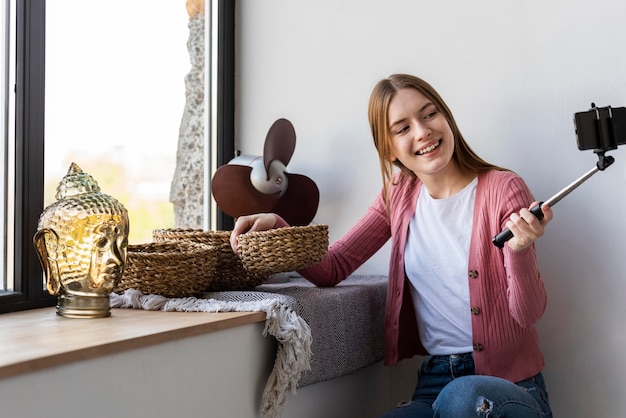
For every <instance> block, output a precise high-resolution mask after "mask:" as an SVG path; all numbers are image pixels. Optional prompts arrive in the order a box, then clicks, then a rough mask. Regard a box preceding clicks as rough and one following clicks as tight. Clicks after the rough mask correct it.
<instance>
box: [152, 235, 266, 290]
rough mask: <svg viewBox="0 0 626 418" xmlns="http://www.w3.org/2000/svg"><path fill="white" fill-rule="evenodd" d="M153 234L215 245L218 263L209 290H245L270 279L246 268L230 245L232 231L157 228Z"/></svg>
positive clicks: (155, 236)
mask: <svg viewBox="0 0 626 418" xmlns="http://www.w3.org/2000/svg"><path fill="white" fill-rule="evenodd" d="M152 236H153V238H154V240H155V241H157V242H158V241H163V240H176V241H180V240H183V241H188V242H198V243H202V244H208V245H211V246H213V247H215V249H216V252H217V264H216V267H215V276H214V277H213V280H212V281H211V285H210V287H209V289H208V290H209V291H221V290H244V289H251V288H253V287H255V286H258V285H260V284H261V283H263V282H264V281H265V280H267V279H268V277H269V275H267V274H255V273H252V272H250V271H248V270H246V269H245V268H244V266H243V264H242V262H241V260H240V258H239V257H238V256H237V254H235V253H234V252H233V249H232V247H231V246H230V231H204V230H201V229H157V230H155V231H153V233H152Z"/></svg>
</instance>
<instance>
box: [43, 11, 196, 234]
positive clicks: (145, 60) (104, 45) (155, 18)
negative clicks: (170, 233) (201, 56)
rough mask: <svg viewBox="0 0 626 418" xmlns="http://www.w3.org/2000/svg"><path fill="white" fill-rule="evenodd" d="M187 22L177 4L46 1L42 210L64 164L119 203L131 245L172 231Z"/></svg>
mask: <svg viewBox="0 0 626 418" xmlns="http://www.w3.org/2000/svg"><path fill="white" fill-rule="evenodd" d="M188 25H189V15H188V11H187V9H186V7H185V2H183V1H163V2H154V1H150V0H108V1H105V2H103V1H98V2H96V1H84V0H61V1H49V2H47V5H46V69H45V71H46V97H45V101H46V110H45V132H46V134H45V179H44V181H45V206H47V205H49V204H50V203H52V202H53V201H54V200H55V193H56V187H57V185H58V184H59V181H60V180H61V179H62V178H63V176H64V175H65V174H66V172H67V170H68V168H69V167H70V164H71V163H72V162H74V163H76V164H77V165H78V166H79V167H81V168H82V170H83V171H84V172H86V173H88V174H90V175H92V176H93V177H94V178H95V180H96V181H97V182H98V184H99V185H100V187H101V189H102V192H104V193H106V194H109V195H111V196H113V197H115V198H117V199H118V200H119V201H120V202H121V203H122V204H123V205H124V206H125V207H126V209H127V210H128V212H129V217H130V236H129V241H130V243H131V244H133V243H143V242H148V241H151V240H152V230H153V229H157V228H169V227H174V209H173V205H172V203H171V202H170V186H171V183H172V178H173V175H174V171H175V168H176V153H177V145H178V140H179V130H180V126H181V119H182V115H183V110H184V107H185V76H186V74H187V73H188V72H189V71H190V66H191V64H190V56H189V53H188V50H187V41H188V37H189V27H188Z"/></svg>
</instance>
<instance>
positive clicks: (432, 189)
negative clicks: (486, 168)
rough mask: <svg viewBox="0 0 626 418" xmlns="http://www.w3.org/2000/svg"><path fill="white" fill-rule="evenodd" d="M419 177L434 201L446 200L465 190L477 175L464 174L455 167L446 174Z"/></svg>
mask: <svg viewBox="0 0 626 418" xmlns="http://www.w3.org/2000/svg"><path fill="white" fill-rule="evenodd" d="M451 168H452V167H451ZM418 177H419V179H420V180H421V181H422V183H424V185H425V186H426V188H427V189H428V192H429V193H430V195H431V196H432V198H433V199H445V198H446V197H450V196H454V195H455V194H457V193H458V192H460V191H461V190H463V189H464V188H465V186H467V185H468V184H470V182H471V181H472V180H474V178H475V177H476V174H474V173H465V172H462V171H461V170H460V169H459V168H458V167H456V166H454V167H453V168H452V169H451V170H447V172H446V173H437V174H430V175H419V176H418Z"/></svg>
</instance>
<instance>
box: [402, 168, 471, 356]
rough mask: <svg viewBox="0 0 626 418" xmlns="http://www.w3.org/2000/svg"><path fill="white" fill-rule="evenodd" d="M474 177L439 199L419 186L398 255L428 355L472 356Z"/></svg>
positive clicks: (421, 338)
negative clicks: (470, 268)
mask: <svg viewBox="0 0 626 418" xmlns="http://www.w3.org/2000/svg"><path fill="white" fill-rule="evenodd" d="M477 184H478V178H475V179H474V180H473V181H472V182H470V183H469V184H468V185H467V186H466V187H465V188H464V189H463V190H461V191H460V192H458V193H457V194H455V195H454V196H450V197H448V198H444V199H433V198H432V197H431V196H430V193H429V192H428V190H427V189H426V186H424V185H422V190H421V192H420V195H419V198H418V199H417V207H416V210H415V215H414V216H413V218H412V219H411V222H410V224H409V235H408V238H407V243H406V248H405V250H404V263H405V271H406V274H407V277H408V278H409V281H410V282H411V296H412V298H413V304H414V306H415V314H416V316H417V324H418V326H419V334H420V335H419V337H420V341H421V342H422V345H423V346H424V348H425V349H426V351H428V353H429V354H431V355H446V354H459V353H467V352H471V351H472V321H471V312H470V301H469V283H468V280H467V268H468V259H469V245H470V237H471V233H472V218H473V215H474V200H475V198H476V185H477Z"/></svg>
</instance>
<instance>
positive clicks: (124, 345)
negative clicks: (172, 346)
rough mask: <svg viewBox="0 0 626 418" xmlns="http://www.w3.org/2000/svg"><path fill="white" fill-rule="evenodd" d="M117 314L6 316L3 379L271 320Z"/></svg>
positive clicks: (0, 349) (251, 315)
mask: <svg viewBox="0 0 626 418" xmlns="http://www.w3.org/2000/svg"><path fill="white" fill-rule="evenodd" d="M111 312H112V313H111V316H110V317H108V318H97V319H74V318H64V317H61V316H59V315H57V314H56V308H43V309H33V310H29V311H24V312H15V313H9V314H2V315H0V379H1V378H6V377H10V376H15V375H18V374H23V373H27V372H32V371H36V370H41V369H45V368H49V367H55V366H59V365H62V364H67V363H71V362H74V361H79V360H84V359H89V358H94V357H99V356H104V355H107V354H111V353H117V352H120V351H124V350H130V349H135V348H140V347H146V346H149V345H153V344H158V343H162V342H166V341H172V340H176V339H181V338H185V337H191V336H195V335H200V334H206V333H209V332H213V331H218V330H223V329H227V328H233V327H237V326H241V325H245V324H250V323H255V322H262V321H265V318H266V314H265V312H220V313H201V312H161V311H143V310H138V309H112V311H111Z"/></svg>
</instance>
